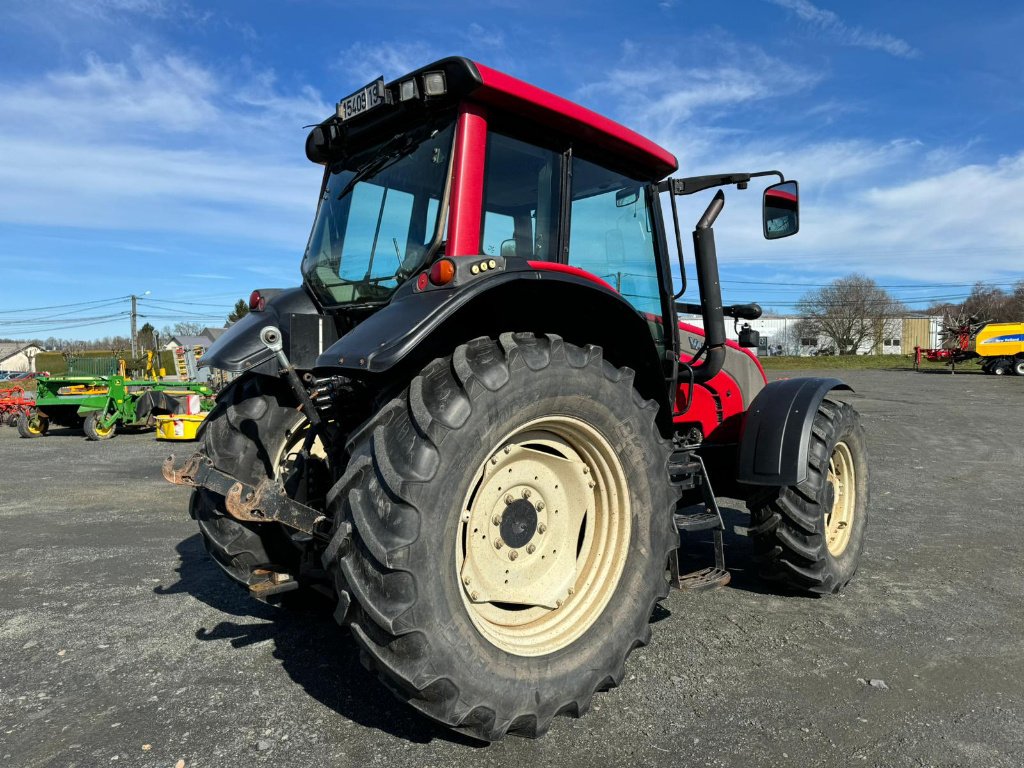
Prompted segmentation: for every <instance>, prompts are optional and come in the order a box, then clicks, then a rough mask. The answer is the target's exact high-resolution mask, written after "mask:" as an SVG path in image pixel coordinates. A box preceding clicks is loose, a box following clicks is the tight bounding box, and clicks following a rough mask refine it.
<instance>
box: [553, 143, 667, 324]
mask: <svg viewBox="0 0 1024 768" xmlns="http://www.w3.org/2000/svg"><path fill="white" fill-rule="evenodd" d="M571 205H572V208H571V212H570V225H569V264H571V265H572V266H574V267H579V268H580V269H585V270H587V271H588V272H590V273H592V274H594V275H597V276H598V277H600V278H601V279H603V280H604V281H605V282H607V283H609V284H610V285H611V286H612V287H613V288H615V290H617V291H618V292H619V293H620V294H621V295H622V297H623V298H624V299H626V301H628V302H629V303H630V304H632V305H633V307H634V308H635V309H636V310H637V311H638V312H641V313H645V314H647V315H648V316H650V319H653V318H654V317H657V318H660V316H661V311H662V310H661V293H660V289H659V282H658V264H657V260H656V258H655V249H654V231H653V227H652V225H651V214H650V210H649V208H648V204H647V197H646V195H645V194H644V188H643V184H642V183H641V182H639V181H636V180H635V179H631V178H629V177H628V176H623V175H622V174H619V173H616V172H614V171H610V170H608V169H606V168H602V167H601V166H599V165H596V164H594V163H591V162H588V161H587V160H581V159H579V158H576V159H574V160H573V173H572V201H571Z"/></svg>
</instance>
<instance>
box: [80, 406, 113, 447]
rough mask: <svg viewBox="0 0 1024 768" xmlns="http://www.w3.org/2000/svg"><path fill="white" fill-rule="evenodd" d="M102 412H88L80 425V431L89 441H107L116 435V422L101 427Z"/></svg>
mask: <svg viewBox="0 0 1024 768" xmlns="http://www.w3.org/2000/svg"><path fill="white" fill-rule="evenodd" d="M102 420H103V411H90V412H89V413H88V414H87V415H86V417H85V421H84V422H83V423H82V431H83V432H85V436H86V437H87V438H89V439H90V440H109V439H110V438H112V437H113V436H114V435H116V434H117V422H116V421H115V422H114V423H113V424H110V425H109V426H106V427H105V426H103V423H102Z"/></svg>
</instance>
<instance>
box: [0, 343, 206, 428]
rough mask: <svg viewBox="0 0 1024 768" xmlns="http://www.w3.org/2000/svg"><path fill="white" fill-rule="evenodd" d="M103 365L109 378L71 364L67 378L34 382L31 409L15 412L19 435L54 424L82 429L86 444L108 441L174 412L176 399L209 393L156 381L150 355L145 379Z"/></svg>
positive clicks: (113, 363) (120, 364)
mask: <svg viewBox="0 0 1024 768" xmlns="http://www.w3.org/2000/svg"><path fill="white" fill-rule="evenodd" d="M91 362H95V361H91ZM108 362H109V366H110V367H109V371H110V372H109V373H108V374H100V375H96V374H95V373H90V374H87V375H83V374H79V373H78V372H77V371H76V370H75V369H74V361H72V364H71V366H69V367H70V368H71V370H70V373H69V374H68V375H65V376H40V377H39V378H38V379H36V399H35V403H34V407H33V408H30V409H28V408H27V409H24V410H23V411H22V412H21V413H20V414H19V416H18V422H17V426H18V433H19V434H20V435H21V436H22V437H42V436H43V435H45V434H46V433H47V432H48V431H49V429H50V425H51V424H56V425H59V426H64V427H73V428H81V429H82V431H83V432H84V433H85V436H86V437H87V438H88V439H90V440H108V439H110V438H112V437H114V435H116V434H117V431H118V429H120V428H123V427H134V428H146V429H149V428H152V427H153V426H154V425H155V424H156V416H158V415H162V414H170V413H174V412H175V411H177V410H178V409H179V405H180V403H179V400H178V398H179V397H182V396H185V395H189V394H197V395H203V396H211V395H212V394H213V390H211V389H210V388H209V387H207V386H206V385H205V384H200V383H197V382H190V381H182V382H166V381H163V380H161V378H160V375H158V374H159V373H162V371H160V372H158V371H157V370H156V369H155V368H153V363H152V353H150V356H149V360H148V368H147V372H146V374H147V377H146V378H144V379H131V378H129V377H127V376H126V375H125V374H126V371H125V364H124V361H123V360H121V361H118V360H116V359H114V358H110V359H109V361H108ZM92 367H95V366H92Z"/></svg>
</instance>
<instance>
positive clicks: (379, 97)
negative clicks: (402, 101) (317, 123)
mask: <svg viewBox="0 0 1024 768" xmlns="http://www.w3.org/2000/svg"><path fill="white" fill-rule="evenodd" d="M390 103H391V94H390V93H388V89H387V88H386V87H385V86H384V78H383V77H379V78H377V79H376V80H375V81H374V82H372V83H370V84H369V85H364V86H363V87H362V88H360V89H359V90H358V91H356V92H355V93H353V94H352V95H351V96H346V97H345V98H344V99H342V100H341V101H339V102H338V118H339V119H341V120H343V121H344V120H351V119H352V118H353V117H355V116H356V115H361V114H363V112H369V111H370V110H371V109H375V108H377V107H379V106H380V105H381V104H390Z"/></svg>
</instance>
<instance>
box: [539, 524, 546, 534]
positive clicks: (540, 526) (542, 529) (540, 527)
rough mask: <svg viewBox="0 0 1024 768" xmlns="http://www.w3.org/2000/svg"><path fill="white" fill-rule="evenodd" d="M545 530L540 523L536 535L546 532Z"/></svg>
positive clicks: (544, 526)
mask: <svg viewBox="0 0 1024 768" xmlns="http://www.w3.org/2000/svg"><path fill="white" fill-rule="evenodd" d="M547 529H548V527H547V526H546V525H544V523H541V524H540V525H538V526H537V533H544V531H546V530H547Z"/></svg>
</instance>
